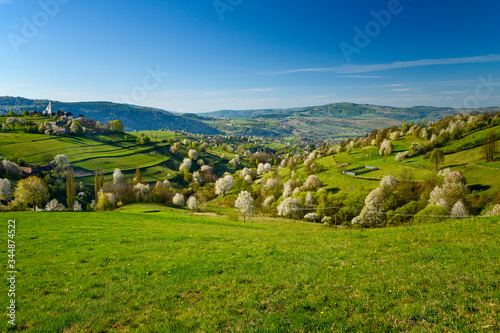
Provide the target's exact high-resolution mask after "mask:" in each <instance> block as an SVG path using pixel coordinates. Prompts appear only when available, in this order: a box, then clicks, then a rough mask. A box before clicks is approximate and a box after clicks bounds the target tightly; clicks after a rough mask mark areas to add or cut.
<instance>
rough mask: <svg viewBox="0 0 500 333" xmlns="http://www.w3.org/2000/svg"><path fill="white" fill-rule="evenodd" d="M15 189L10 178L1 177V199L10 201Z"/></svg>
mask: <svg viewBox="0 0 500 333" xmlns="http://www.w3.org/2000/svg"><path fill="white" fill-rule="evenodd" d="M12 195H13V191H12V185H11V183H10V180H8V179H0V201H9V200H11V199H12Z"/></svg>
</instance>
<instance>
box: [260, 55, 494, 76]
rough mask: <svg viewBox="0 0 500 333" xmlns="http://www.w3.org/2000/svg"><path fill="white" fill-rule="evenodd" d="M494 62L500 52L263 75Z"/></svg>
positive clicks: (365, 71)
mask: <svg viewBox="0 0 500 333" xmlns="http://www.w3.org/2000/svg"><path fill="white" fill-rule="evenodd" d="M493 62H500V54H489V55H484V56H476V57H464V58H444V59H422V60H413V61H396V62H392V63H388V64H372V65H343V66H339V67H323V68H302V69H290V70H284V71H279V72H270V73H264V74H262V75H283V74H294V73H305V72H333V73H339V74H357V73H369V72H380V71H387V70H391V69H401V68H414V67H426V66H446V65H459V64H478V63H493Z"/></svg>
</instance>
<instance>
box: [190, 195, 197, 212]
mask: <svg viewBox="0 0 500 333" xmlns="http://www.w3.org/2000/svg"><path fill="white" fill-rule="evenodd" d="M187 206H188V208H189V209H190V210H192V211H197V210H198V201H197V200H196V197H194V196H190V197H189V199H188V200H187Z"/></svg>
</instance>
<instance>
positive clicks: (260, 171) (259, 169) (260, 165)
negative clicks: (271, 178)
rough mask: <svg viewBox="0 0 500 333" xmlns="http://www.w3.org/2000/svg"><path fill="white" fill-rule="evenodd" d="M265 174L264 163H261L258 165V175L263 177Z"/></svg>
mask: <svg viewBox="0 0 500 333" xmlns="http://www.w3.org/2000/svg"><path fill="white" fill-rule="evenodd" d="M263 173H264V163H259V165H257V174H258V175H262V174H263Z"/></svg>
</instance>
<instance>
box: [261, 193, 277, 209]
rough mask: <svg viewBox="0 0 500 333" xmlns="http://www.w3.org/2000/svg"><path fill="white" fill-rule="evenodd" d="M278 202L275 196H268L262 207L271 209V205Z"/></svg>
mask: <svg viewBox="0 0 500 333" xmlns="http://www.w3.org/2000/svg"><path fill="white" fill-rule="evenodd" d="M275 201H276V199H275V198H274V196H272V195H270V196H268V197H267V198H266V199H265V200H264V202H263V203H262V207H264V208H271V205H272V204H273V203H274V202H275Z"/></svg>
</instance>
